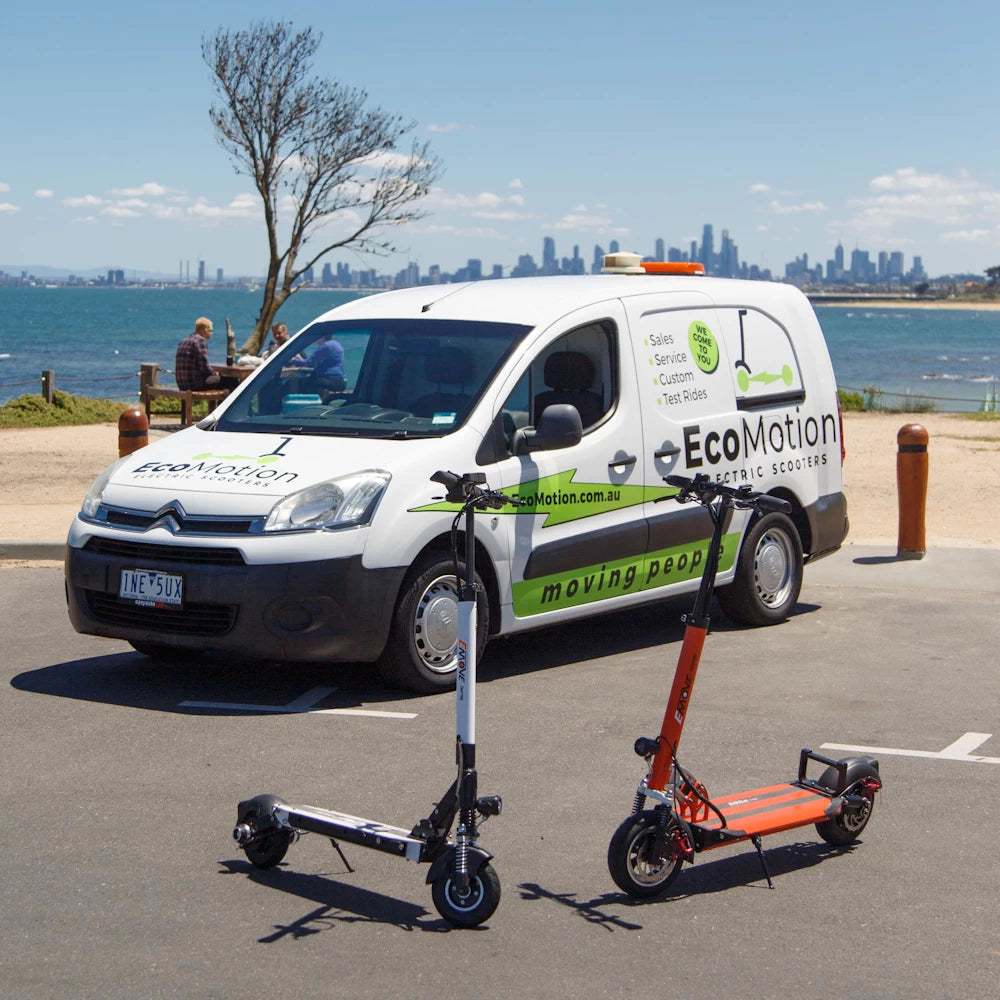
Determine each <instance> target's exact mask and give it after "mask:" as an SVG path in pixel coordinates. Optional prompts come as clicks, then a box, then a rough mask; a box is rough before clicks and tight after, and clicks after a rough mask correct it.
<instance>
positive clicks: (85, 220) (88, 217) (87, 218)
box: [73, 215, 97, 224]
mask: <svg viewBox="0 0 1000 1000" xmlns="http://www.w3.org/2000/svg"><path fill="white" fill-rule="evenodd" d="M73 221H74V222H83V223H88V224H89V223H91V222H97V216H96V215H81V216H79V217H78V218H76V219H74V220H73Z"/></svg>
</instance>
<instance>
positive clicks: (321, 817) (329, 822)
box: [275, 805, 427, 861]
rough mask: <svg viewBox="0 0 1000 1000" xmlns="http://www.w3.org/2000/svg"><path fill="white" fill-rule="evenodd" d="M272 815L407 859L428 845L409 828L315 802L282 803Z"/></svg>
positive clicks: (296, 826) (418, 855)
mask: <svg viewBox="0 0 1000 1000" xmlns="http://www.w3.org/2000/svg"><path fill="white" fill-rule="evenodd" d="M275 818H276V819H277V820H278V822H279V823H281V824H282V825H283V826H288V827H290V828H291V829H293V830H304V831H306V832H307V833H318V834H321V835H322V836H324V837H330V838H332V839H333V840H343V841H344V842H345V843H348V844H361V845H362V846H364V847H372V848H374V849H375V850H377V851H385V852H386V853H387V854H395V855H397V856H398V857H403V858H406V860H407V861H421V860H422V859H423V852H424V849H425V848H426V847H427V842H426V841H424V840H419V839H417V838H416V837H413V836H411V835H410V831H409V830H404V829H403V828H402V827H398V826H388V825H387V824H385V823H380V822H379V821H378V820H374V819H365V818H364V817H362V816H352V815H351V814H350V813H342V812H335V811H333V810H331V809H320V808H318V807H317V806H289V805H282V806H279V807H277V808H276V809H275Z"/></svg>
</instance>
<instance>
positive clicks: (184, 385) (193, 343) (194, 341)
mask: <svg viewBox="0 0 1000 1000" xmlns="http://www.w3.org/2000/svg"><path fill="white" fill-rule="evenodd" d="M212 331H213V327H212V321H211V320H210V319H206V318H205V317H204V316H199V317H198V318H197V319H196V320H195V321H194V331H193V332H192V333H189V334H188V335H187V336H186V337H185V338H184V339H183V340H182V341H181V342H180V343H179V344H178V345H177V353H176V354H175V355H174V380H175V381H176V382H177V388H178V389H195V390H197V389H235V388H236V386H237V385H239V379H237V378H234V377H233V376H231V375H220V374H219V373H218V372H217V371H216V370H215V369H214V368H213V367H212V366H211V365H210V364H209V361H208V341H209V340H210V339H211V336H212Z"/></svg>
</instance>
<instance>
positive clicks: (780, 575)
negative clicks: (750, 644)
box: [717, 514, 802, 625]
mask: <svg viewBox="0 0 1000 1000" xmlns="http://www.w3.org/2000/svg"><path fill="white" fill-rule="evenodd" d="M801 587H802V542H801V541H800V539H799V533H798V532H797V531H796V530H795V525H794V524H792V522H791V520H790V519H789V518H787V517H786V516H785V515H784V514H766V515H765V516H764V517H761V518H757V519H755V520H753V521H751V522H750V527H749V528H748V529H747V533H746V535H745V536H744V538H743V546H742V548H741V549H740V554H739V557H738V559H737V560H736V576H735V578H734V579H733V582H732V583H731V584H729V586H727V587H722V588H720V589H719V591H718V594H717V596H718V598H719V604H721V605H722V610H723V611H725V613H726V614H727V615H728V616H729V617H730V618H732V619H733V621H737V622H741V623H742V624H744V625H775V624H777V623H778V622H783V621H784V620H785V619H786V618H787V617H788V616H789V614H791V611H792V608H793V607H795V602H796V601H797V600H798V599H799V590H800V589H801Z"/></svg>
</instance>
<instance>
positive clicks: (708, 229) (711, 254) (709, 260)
mask: <svg viewBox="0 0 1000 1000" xmlns="http://www.w3.org/2000/svg"><path fill="white" fill-rule="evenodd" d="M701 262H702V264H704V265H705V271H706V272H707V273H708V274H713V273H714V272H715V238H714V237H713V236H712V224H711V223H710V222H706V223H705V228H704V229H702V231H701Z"/></svg>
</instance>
